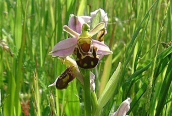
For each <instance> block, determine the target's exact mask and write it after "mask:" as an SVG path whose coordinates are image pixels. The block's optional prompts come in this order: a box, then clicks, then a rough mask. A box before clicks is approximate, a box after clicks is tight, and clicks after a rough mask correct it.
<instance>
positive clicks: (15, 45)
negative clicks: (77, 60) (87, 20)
mask: <svg viewBox="0 0 172 116" xmlns="http://www.w3.org/2000/svg"><path fill="white" fill-rule="evenodd" d="M98 8H103V9H104V10H105V11H106V12H107V13H108V17H109V23H108V28H107V31H108V33H107V35H106V36H105V43H106V44H108V45H109V46H110V47H111V50H112V51H113V54H112V55H110V56H107V57H105V58H103V59H102V60H101V62H100V64H99V65H98V66H97V67H96V68H95V69H94V70H93V73H94V74H95V75H96V95H97V99H99V98H100V99H99V100H98V103H97V104H103V106H104V105H105V106H104V107H103V106H102V107H103V110H101V111H98V110H97V112H98V114H101V115H102V116H108V115H111V114H112V113H113V112H115V111H116V110H117V108H118V107H119V106H120V104H121V103H122V101H123V100H125V99H126V98H127V97H130V98H131V99H132V102H131V107H130V111H129V112H128V114H129V115H130V116H146V115H150V116H154V115H156V116H159V115H162V116H169V115H171V114H172V109H171V106H172V98H171V96H172V94H171V93H172V87H171V81H172V78H171V77H172V71H171V67H172V58H171V57H172V46H171V45H170V44H168V43H169V42H170V41H171V40H172V2H171V1H170V0H149V1H148V0H147V1H144V0H123V1H119V0H113V1H112V0H102V1H98V0H97V1H93V0H92V1H91V0H88V1H87V0H81V1H79V0H48V1H45V0H43V1H41V0H26V1H20V0H15V1H13V0H1V1H0V115H2V116H20V115H25V116H26V115H27V114H30V115H31V116H33V115H38V116H41V115H54V116H63V115H66V116H82V115H84V107H83V104H84V101H83V99H84V98H82V94H83V90H82V89H81V88H80V84H79V82H78V80H77V79H75V80H74V81H73V82H71V83H70V84H69V86H68V88H67V89H65V90H57V89H55V88H48V85H49V84H50V83H52V82H54V80H55V79H56V77H57V76H59V75H60V74H62V72H63V71H64V70H65V69H66V67H65V65H64V64H63V63H62V62H61V61H60V60H58V58H52V57H51V56H50V55H49V52H50V51H51V50H52V48H53V47H54V45H55V44H56V43H58V42H59V41H60V40H63V39H66V38H68V35H67V34H66V33H64V32H63V29H62V28H63V25H67V24H68V20H69V17H70V14H75V15H89V13H90V12H92V11H94V10H96V9H98ZM162 42H164V43H165V44H166V45H168V47H166V48H165V47H163V45H162V44H161V43H162ZM119 62H121V64H120V67H121V68H120V67H119V66H118V64H119ZM117 66H118V68H117ZM116 68H117V69H116ZM118 71H119V72H120V74H119V75H118V77H116V79H114V80H113V81H114V82H110V81H109V80H111V79H112V78H111V77H115V75H114V74H118V73H117V72H118ZM108 82H109V83H115V85H111V86H109V87H114V88H115V90H112V92H111V93H110V94H112V97H110V98H109V99H110V100H109V101H108V102H106V101H104V99H102V97H101V95H102V96H103V95H104V94H105V93H103V91H104V90H106V89H107V88H108V87H107V86H106V85H107V83H108ZM105 95H109V94H105ZM105 95H104V96H105ZM93 96H94V95H93ZM85 97H87V95H85ZM107 97H108V96H107ZM89 101H90V102H91V100H89ZM85 102H88V101H85ZM95 104H96V103H95ZM86 107H88V108H89V106H86ZM88 110H89V109H88ZM97 112H95V113H97Z"/></svg>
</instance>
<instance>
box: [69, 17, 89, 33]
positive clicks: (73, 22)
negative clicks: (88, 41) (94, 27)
mask: <svg viewBox="0 0 172 116" xmlns="http://www.w3.org/2000/svg"><path fill="white" fill-rule="evenodd" d="M90 19H91V17H89V16H75V15H73V14H72V15H71V17H70V19H69V27H70V28H71V29H72V30H74V31H76V32H78V33H81V32H82V25H83V24H84V23H88V22H90Z"/></svg>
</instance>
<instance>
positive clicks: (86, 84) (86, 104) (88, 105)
mask: <svg viewBox="0 0 172 116" xmlns="http://www.w3.org/2000/svg"><path fill="white" fill-rule="evenodd" d="M81 72H82V74H83V76H84V86H83V89H84V108H85V115H86V116H91V94H90V71H88V70H83V69H81Z"/></svg>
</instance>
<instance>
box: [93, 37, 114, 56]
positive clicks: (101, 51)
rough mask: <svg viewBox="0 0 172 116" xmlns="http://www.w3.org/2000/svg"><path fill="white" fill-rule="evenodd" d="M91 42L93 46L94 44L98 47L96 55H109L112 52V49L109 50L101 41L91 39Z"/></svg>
mask: <svg viewBox="0 0 172 116" xmlns="http://www.w3.org/2000/svg"><path fill="white" fill-rule="evenodd" d="M92 44H93V46H96V47H97V48H98V51H97V54H98V55H109V54H112V53H113V52H112V51H110V49H109V47H108V46H107V45H105V44H104V43H102V42H99V41H97V40H93V43H92Z"/></svg>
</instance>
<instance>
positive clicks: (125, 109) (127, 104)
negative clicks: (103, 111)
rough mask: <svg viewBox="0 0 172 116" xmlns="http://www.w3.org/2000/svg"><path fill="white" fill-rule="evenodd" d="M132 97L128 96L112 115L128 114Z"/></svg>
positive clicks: (122, 115) (124, 115)
mask: <svg viewBox="0 0 172 116" xmlns="http://www.w3.org/2000/svg"><path fill="white" fill-rule="evenodd" d="M131 101H132V100H131V99H130V98H127V99H126V100H125V101H123V102H122V103H121V105H120V106H119V108H118V110H117V111H116V112H115V113H114V114H113V115H112V116H126V114H127V112H128V111H129V110H130V103H131Z"/></svg>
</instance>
